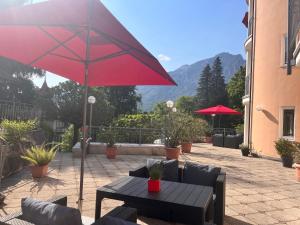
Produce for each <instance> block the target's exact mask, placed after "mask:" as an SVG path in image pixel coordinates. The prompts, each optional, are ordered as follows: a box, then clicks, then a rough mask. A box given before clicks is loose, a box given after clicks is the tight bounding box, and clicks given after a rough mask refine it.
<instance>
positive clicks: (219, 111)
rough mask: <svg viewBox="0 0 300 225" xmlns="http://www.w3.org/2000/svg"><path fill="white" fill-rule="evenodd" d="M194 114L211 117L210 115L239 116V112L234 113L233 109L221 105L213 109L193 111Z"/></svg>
mask: <svg viewBox="0 0 300 225" xmlns="http://www.w3.org/2000/svg"><path fill="white" fill-rule="evenodd" d="M195 113H198V114H203V115H212V114H219V115H241V113H240V112H238V111H235V110H234V109H231V108H228V107H225V106H223V105H217V106H214V107H210V108H207V109H200V110H197V111H195Z"/></svg>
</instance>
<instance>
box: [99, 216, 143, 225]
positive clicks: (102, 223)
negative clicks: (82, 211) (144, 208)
mask: <svg viewBox="0 0 300 225" xmlns="http://www.w3.org/2000/svg"><path fill="white" fill-rule="evenodd" d="M96 224H97V225H137V224H136V223H132V222H129V221H126V220H122V219H118V218H115V217H111V216H104V217H102V218H101V219H100V220H99V221H97V222H95V225H96Z"/></svg>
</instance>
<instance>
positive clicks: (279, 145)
mask: <svg viewBox="0 0 300 225" xmlns="http://www.w3.org/2000/svg"><path fill="white" fill-rule="evenodd" d="M275 148H276V150H277V153H278V155H280V157H281V160H282V165H283V166H284V167H289V168H291V167H292V165H293V154H294V153H295V151H296V147H295V145H294V144H293V143H292V142H290V141H288V140H286V139H284V138H280V139H279V140H277V141H275Z"/></svg>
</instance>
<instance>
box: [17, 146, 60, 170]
mask: <svg viewBox="0 0 300 225" xmlns="http://www.w3.org/2000/svg"><path fill="white" fill-rule="evenodd" d="M57 147H58V145H55V146H54V147H52V148H50V149H49V150H47V149H46V146H45V145H42V146H32V147H31V149H30V150H27V151H26V152H25V153H24V155H22V156H21V158H22V159H25V160H27V161H28V162H30V163H31V164H32V165H34V166H44V165H47V164H48V163H50V162H51V161H52V160H53V159H54V157H55V154H56V149H57Z"/></svg>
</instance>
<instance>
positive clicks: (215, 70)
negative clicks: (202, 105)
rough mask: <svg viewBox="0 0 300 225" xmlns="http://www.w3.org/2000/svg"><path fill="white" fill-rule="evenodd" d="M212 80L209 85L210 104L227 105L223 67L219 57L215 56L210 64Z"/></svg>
mask: <svg viewBox="0 0 300 225" xmlns="http://www.w3.org/2000/svg"><path fill="white" fill-rule="evenodd" d="M211 72H212V77H211V78H212V82H211V85H212V87H210V93H211V99H210V100H211V101H210V106H215V105H227V104H228V97H227V92H226V85H225V79H224V76H223V67H222V62H221V59H220V57H217V58H216V59H215V61H214V63H213V65H212V71H211Z"/></svg>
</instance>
